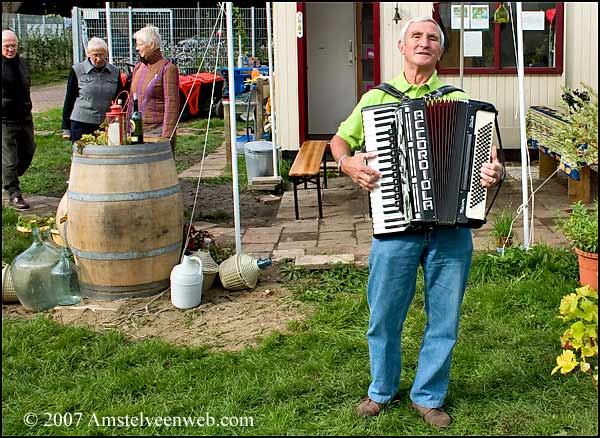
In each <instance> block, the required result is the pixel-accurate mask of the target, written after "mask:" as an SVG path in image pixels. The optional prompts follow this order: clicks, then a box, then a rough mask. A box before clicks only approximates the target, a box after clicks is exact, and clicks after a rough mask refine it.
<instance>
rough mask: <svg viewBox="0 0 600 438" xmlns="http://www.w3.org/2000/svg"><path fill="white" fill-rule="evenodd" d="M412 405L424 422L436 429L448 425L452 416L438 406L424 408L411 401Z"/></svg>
mask: <svg viewBox="0 0 600 438" xmlns="http://www.w3.org/2000/svg"><path fill="white" fill-rule="evenodd" d="M412 407H413V408H414V409H415V410H416V411H417V412H418V413H419V414H421V416H422V417H423V420H425V423H427V424H430V425H432V426H434V427H437V428H438V429H443V428H445V427H448V426H450V423H452V418H451V417H450V415H448V414H447V413H445V412H444V411H442V410H441V409H439V408H426V407H424V406H419V405H418V404H415V403H412Z"/></svg>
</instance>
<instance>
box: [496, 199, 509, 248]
mask: <svg viewBox="0 0 600 438" xmlns="http://www.w3.org/2000/svg"><path fill="white" fill-rule="evenodd" d="M512 225H513V216H512V213H511V212H510V211H509V210H502V211H501V212H500V214H499V215H498V216H496V218H495V219H494V238H495V240H496V252H499V253H500V254H503V253H504V248H506V247H511V246H512V244H513V230H512Z"/></svg>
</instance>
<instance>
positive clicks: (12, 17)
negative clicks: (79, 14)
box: [2, 13, 71, 40]
mask: <svg viewBox="0 0 600 438" xmlns="http://www.w3.org/2000/svg"><path fill="white" fill-rule="evenodd" d="M2 29H10V30H12V31H14V32H15V33H16V34H17V37H18V38H19V40H22V39H27V38H28V37H29V36H32V35H36V36H37V35H43V36H57V35H70V34H71V19H70V18H65V17H58V16H54V15H53V16H46V15H26V14H12V13H3V14H2Z"/></svg>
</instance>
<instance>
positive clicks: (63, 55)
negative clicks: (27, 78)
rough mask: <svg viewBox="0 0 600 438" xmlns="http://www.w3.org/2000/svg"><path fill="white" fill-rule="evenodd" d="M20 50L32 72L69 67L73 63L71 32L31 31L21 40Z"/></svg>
mask: <svg viewBox="0 0 600 438" xmlns="http://www.w3.org/2000/svg"><path fill="white" fill-rule="evenodd" d="M19 52H20V53H21V54H22V55H23V56H24V57H26V58H27V62H28V63H29V68H30V70H31V71H32V72H36V73H37V72H40V71H48V70H60V69H69V68H71V65H72V64H73V42H72V40H71V35H70V34H55V33H52V32H46V33H45V34H41V33H40V32H31V33H29V34H27V38H24V39H22V40H21V41H20V42H19Z"/></svg>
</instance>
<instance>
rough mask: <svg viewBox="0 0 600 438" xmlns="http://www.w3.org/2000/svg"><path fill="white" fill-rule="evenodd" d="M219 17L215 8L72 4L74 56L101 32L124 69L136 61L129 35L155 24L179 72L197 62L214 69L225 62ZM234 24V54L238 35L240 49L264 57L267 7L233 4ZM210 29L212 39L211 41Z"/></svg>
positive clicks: (115, 61)
mask: <svg viewBox="0 0 600 438" xmlns="http://www.w3.org/2000/svg"><path fill="white" fill-rule="evenodd" d="M218 17H219V8H200V7H197V8H160V9H156V8H131V7H130V8H126V9H111V10H110V13H109V16H108V17H107V14H106V9H88V8H85V9H80V8H74V9H73V17H72V18H73V46H74V50H73V61H74V62H79V61H82V60H83V59H84V58H85V46H86V45H87V41H88V40H89V39H90V38H92V37H99V38H103V39H105V40H106V41H107V43H108V44H109V49H110V51H111V52H112V58H111V62H112V63H113V64H115V65H116V66H118V67H121V68H123V69H124V70H126V67H127V64H128V63H129V64H135V63H136V62H138V61H139V57H138V54H137V53H136V52H135V39H134V38H133V35H134V34H135V32H136V31H138V30H139V29H140V28H142V27H144V26H147V25H154V26H156V27H157V28H158V29H159V31H160V35H161V40H162V45H161V50H162V52H163V55H164V56H166V57H168V58H170V59H172V60H173V62H175V63H176V64H177V65H178V67H179V71H180V73H181V74H191V73H195V72H196V71H198V69H199V67H200V70H201V71H212V70H213V69H214V67H215V64H217V67H218V68H219V67H224V66H226V65H227V44H226V32H225V14H224V12H223V15H222V21H221V26H222V28H221V33H220V35H221V39H220V44H218V41H219V38H218V35H217V34H216V32H215V30H218V29H219V22H218V21H219V20H218ZM107 18H108V19H107ZM253 23H254V26H253ZM234 28H235V29H234V34H235V41H236V57H237V54H238V51H239V47H238V46H239V42H240V40H241V46H242V53H243V54H244V55H247V56H252V55H254V56H256V57H258V58H259V59H260V60H261V61H262V62H263V63H266V62H267V23H266V10H265V8H236V9H235V13H234ZM213 32H215V33H214V35H213ZM211 35H213V40H212V41H210V38H211ZM109 37H110V38H109ZM217 55H218V56H217ZM203 58H204V62H203V63H202V59H203ZM201 64H202V65H201Z"/></svg>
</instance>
